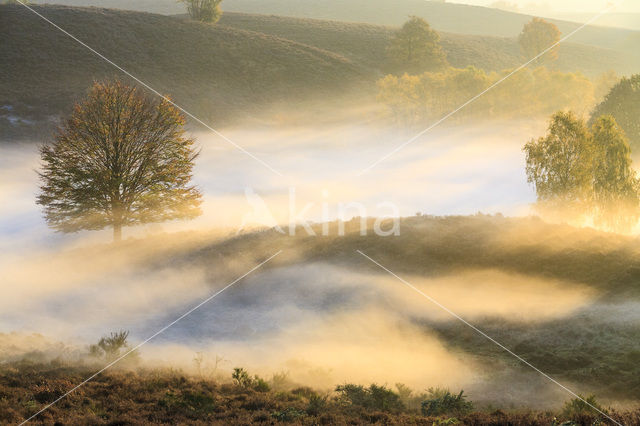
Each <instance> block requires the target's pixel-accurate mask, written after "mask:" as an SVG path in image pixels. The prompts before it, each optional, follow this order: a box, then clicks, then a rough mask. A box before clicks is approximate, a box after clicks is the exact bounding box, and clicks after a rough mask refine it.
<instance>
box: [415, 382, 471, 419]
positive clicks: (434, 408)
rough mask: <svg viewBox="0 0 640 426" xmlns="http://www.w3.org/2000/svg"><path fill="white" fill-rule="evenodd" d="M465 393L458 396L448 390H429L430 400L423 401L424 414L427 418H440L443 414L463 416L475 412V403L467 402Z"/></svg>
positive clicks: (461, 392)
mask: <svg viewBox="0 0 640 426" xmlns="http://www.w3.org/2000/svg"><path fill="white" fill-rule="evenodd" d="M463 393H464V391H462V390H461V391H460V393H459V394H458V395H457V396H456V395H454V394H452V393H451V392H449V390H448V389H442V388H435V389H434V388H429V390H428V396H429V399H427V400H425V401H422V414H423V415H425V416H439V415H442V414H456V415H462V414H467V413H470V412H471V411H472V410H473V403H471V402H470V401H466V400H465V398H466V397H465V396H464V395H463Z"/></svg>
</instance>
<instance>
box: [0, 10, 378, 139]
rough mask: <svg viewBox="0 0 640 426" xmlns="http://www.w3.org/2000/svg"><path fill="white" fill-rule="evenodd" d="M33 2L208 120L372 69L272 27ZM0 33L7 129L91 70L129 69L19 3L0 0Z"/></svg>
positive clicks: (25, 123) (331, 91)
mask: <svg viewBox="0 0 640 426" xmlns="http://www.w3.org/2000/svg"><path fill="white" fill-rule="evenodd" d="M36 8H37V10H38V12H39V13H41V14H43V15H44V16H46V17H47V18H48V19H51V20H52V21H53V22H55V23H56V24H58V25H60V26H61V27H62V28H64V29H65V30H67V31H69V32H70V33H71V34H74V35H75V36H76V37H78V38H79V39H80V40H83V41H84V42H86V43H87V44H88V45H89V46H95V48H96V49H97V50H98V51H99V52H100V53H102V54H103V55H104V56H106V57H107V58H109V59H110V60H112V61H114V62H115V63H117V64H118V65H120V66H121V67H123V68H124V69H126V70H128V71H129V72H131V73H132V74H133V75H136V76H139V77H140V78H141V79H142V80H143V81H145V82H147V83H148V84H150V85H151V86H153V87H154V88H156V89H157V90H159V91H160V92H162V93H166V94H169V95H171V96H172V97H173V98H174V99H175V100H176V101H177V102H178V103H179V104H181V105H183V106H184V107H185V108H187V109H188V110H191V111H193V112H194V113H196V114H197V115H199V116H200V117H201V118H202V119H203V120H205V121H211V122H215V123H218V122H220V121H227V120H230V119H231V118H232V117H244V116H251V115H255V114H258V113H259V112H260V111H261V110H262V109H263V108H264V107H265V105H272V104H278V103H285V102H286V103H289V104H295V103H296V102H298V101H302V100H304V99H308V98H310V97H313V96H314V95H317V94H318V93H323V94H324V95H326V96H331V95H339V94H340V93H344V91H345V88H348V87H352V86H353V85H355V84H358V82H360V81H362V80H363V79H365V80H368V79H370V78H372V77H373V76H370V77H367V76H366V71H365V70H363V68H362V67H360V66H358V65H356V64H354V63H353V62H351V61H350V60H349V59H346V58H344V57H342V56H340V55H337V54H335V53H332V52H328V51H325V50H321V49H318V48H316V47H312V46H308V45H303V44H300V43H297V42H294V41H290V40H284V39H281V38H278V37H275V36H272V35H265V34H259V33H255V32H249V31H244V30H240V29H235V28H229V27H224V26H211V25H205V24H200V23H195V22H189V21H185V20H182V19H177V18H173V17H168V16H162V15H155V14H149V13H140V12H127V11H118V10H110V9H98V8H73V7H67V6H36ZM0 38H1V39H2V40H3V43H2V44H0V57H2V58H3V59H2V60H3V66H2V69H1V71H0V106H1V107H2V113H3V114H2V115H3V120H2V125H1V127H0V128H1V129H2V132H3V138H5V137H6V138H9V137H11V136H12V135H16V134H21V133H24V132H25V131H28V129H29V128H30V127H32V123H42V122H46V121H47V120H49V118H52V117H55V116H57V115H59V114H60V113H66V112H68V111H69V108H70V106H71V105H72V102H73V101H74V100H75V99H77V98H78V97H80V96H82V95H83V94H84V93H85V90H86V89H87V87H88V86H90V85H91V83H92V81H94V80H95V79H101V78H104V77H114V76H117V77H119V78H124V75H123V74H122V73H121V72H119V71H117V70H116V69H115V68H114V67H112V66H111V65H109V64H108V63H106V62H105V61H104V60H102V59H100V58H98V57H97V56H96V55H94V54H92V53H91V52H89V51H88V50H87V49H86V48H84V47H82V46H80V45H79V44H78V43H76V42H75V41H73V40H71V39H70V38H69V37H68V36H66V35H64V34H63V33H61V32H60V31H58V30H57V29H55V28H53V27H52V26H51V25H50V24H48V23H46V22H44V21H43V20H42V19H40V18H39V17H37V16H36V15H34V14H33V13H32V12H30V11H28V10H27V9H25V8H23V7H22V6H19V5H2V6H0ZM4 41H7V42H4ZM294 107H295V106H294ZM27 133H28V132H27Z"/></svg>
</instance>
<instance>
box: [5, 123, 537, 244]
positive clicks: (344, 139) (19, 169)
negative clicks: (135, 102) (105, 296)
mask: <svg viewBox="0 0 640 426" xmlns="http://www.w3.org/2000/svg"><path fill="white" fill-rule="evenodd" d="M543 130H544V123H542V124H539V125H538V126H536V127H535V128H532V127H531V126H529V127H524V126H521V125H515V124H514V125H511V126H508V125H506V126H500V127H498V126H487V127H484V128H478V127H474V128H438V129H434V130H432V131H431V132H429V133H427V134H426V135H424V136H423V137H421V138H420V139H418V140H416V141H415V142H413V143H411V144H409V145H407V146H406V147H405V148H404V149H402V150H400V151H399V152H397V153H396V154H395V155H393V156H391V157H389V158H388V159H387V160H386V161H383V162H381V163H379V164H378V165H377V166H375V167H374V168H372V169H370V170H369V171H367V172H366V173H364V174H362V175H360V176H359V174H360V172H361V171H362V170H364V169H366V168H367V167H369V166H370V165H371V164H372V163H374V162H375V161H377V160H379V159H380V158H381V157H383V156H384V155H386V154H388V153H389V152H390V151H392V150H393V149H394V148H396V147H397V146H398V145H400V144H402V143H404V142H406V141H407V140H409V139H410V138H411V137H413V136H414V134H412V133H400V132H397V131H394V130H388V129H380V128H375V127H370V126H367V125H349V126H347V125H345V126H331V127H330V128H301V127H297V128H292V129H288V130H283V129H280V130H269V129H255V130H245V129H227V130H225V131H224V134H225V136H227V137H228V138H229V139H231V140H232V141H234V142H235V143H237V144H238V145H240V146H242V147H243V148H245V149H247V150H248V151H249V152H251V153H252V154H254V155H255V156H256V157H258V158H260V159H261V160H263V161H265V162H266V163H267V164H268V165H269V166H271V167H272V168H274V169H275V170H277V171H278V172H280V173H282V174H283V175H284V176H278V175H277V174H276V173H274V172H272V171H270V170H269V169H268V168H267V167H265V166H263V165H262V164H260V163H259V162H257V161H256V160H254V159H252V158H251V157H249V156H248V155H246V154H244V153H242V152H240V151H239V150H237V149H236V148H235V147H233V146H232V145H231V144H229V143H228V142H226V141H224V140H223V139H221V138H220V137H217V136H215V135H213V134H211V133H196V134H195V135H194V136H195V137H196V139H197V140H198V143H199V145H200V147H201V149H202V151H201V156H200V157H199V158H198V160H197V166H196V170H195V181H196V183H197V184H198V185H199V186H200V188H201V189H202V192H203V193H204V196H205V203H204V206H203V210H204V214H203V215H202V216H201V217H200V218H198V219H197V220H195V221H192V222H188V223H180V224H162V225H150V226H147V227H142V228H141V229H138V230H125V234H124V235H125V237H126V236H127V235H132V233H133V234H135V233H136V232H144V231H145V230H150V231H151V232H155V231H157V230H159V229H163V230H167V231H170V230H176V229H202V228H203V227H206V228H212V227H216V228H231V229H232V230H237V229H238V228H239V227H241V226H243V225H244V227H245V228H251V227H255V226H259V225H271V226H272V225H273V224H275V223H276V222H277V223H288V221H289V216H290V213H289V212H290V210H291V209H290V204H291V203H293V204H294V206H293V211H294V212H295V215H298V214H302V216H303V217H304V218H305V219H307V220H315V221H321V220H322V219H323V218H324V217H328V218H329V219H335V218H336V217H338V216H339V212H340V207H339V205H340V203H343V204H344V205H346V204H348V203H360V204H361V205H363V206H364V207H365V210H364V211H363V213H364V214H365V215H367V216H384V215H397V214H400V215H402V216H407V215H413V214H415V213H416V212H418V211H420V212H423V213H426V214H434V215H444V214H473V213H476V212H478V211H481V212H483V213H496V212H501V213H503V214H507V215H519V214H526V213H527V212H528V211H529V204H530V203H531V202H532V201H534V200H535V194H534V191H533V189H532V188H531V187H530V186H529V185H528V184H527V182H526V176H525V172H524V156H523V153H522V151H521V148H522V145H523V144H524V143H525V142H526V141H527V140H528V139H529V138H531V137H534V136H538V135H539V134H541V133H542V132H543ZM37 167H38V153H37V146H36V144H27V145H21V146H15V145H11V144H6V143H5V144H0V235H1V236H2V241H3V242H2V243H0V249H3V248H5V247H7V246H10V247H11V249H12V251H15V250H16V249H17V248H19V247H27V248H28V247H29V245H30V244H31V243H37V244H53V243H54V241H57V240H59V239H60V238H59V237H60V236H59V235H55V234H53V233H52V232H51V231H49V230H48V229H47V228H46V226H45V224H44V222H43V221H42V219H41V213H40V210H39V208H38V207H37V206H36V205H35V203H34V198H35V194H36V192H37V176H36V173H35V170H36V169H37ZM292 192H295V195H293V196H292V195H290V194H291V193H292ZM308 203H313V205H312V206H310V207H309V208H307V209H306V210H305V211H304V213H303V210H304V208H305V206H306V205H307V204H308ZM381 203H382V204H381ZM323 205H324V206H326V207H325V208H324V210H323ZM396 207H397V210H396V209H395V208H396ZM325 212H326V213H325ZM360 213H361V212H360V211H359V210H357V209H356V208H355V207H351V208H346V209H345V215H346V216H347V217H350V216H354V215H355V216H357V215H359V214H360ZM95 235H98V236H99V237H98V238H99V240H105V239H108V233H105V234H104V235H100V233H95V232H94V233H91V236H95Z"/></svg>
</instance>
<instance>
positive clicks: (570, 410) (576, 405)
mask: <svg viewBox="0 0 640 426" xmlns="http://www.w3.org/2000/svg"><path fill="white" fill-rule="evenodd" d="M578 396H579V397H580V398H573V399H572V400H571V401H567V402H565V403H564V407H562V416H563V417H565V418H568V419H571V420H575V419H577V418H579V417H583V416H585V415H594V414H595V415H599V414H600V413H599V412H598V411H597V410H596V409H595V408H597V409H598V410H600V411H602V412H604V411H605V409H604V408H602V406H600V404H598V402H597V401H596V396H595V395H589V396H587V397H583V396H582V395H578ZM593 407H595V408H593Z"/></svg>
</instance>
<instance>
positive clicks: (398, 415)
mask: <svg viewBox="0 0 640 426" xmlns="http://www.w3.org/2000/svg"><path fill="white" fill-rule="evenodd" d="M94 371H95V366H89V365H79V366H78V365H76V366H74V365H69V364H65V363H63V362H60V361H53V362H51V363H46V364H42V363H33V362H29V361H21V362H16V363H10V364H3V365H2V366H1V367H0V422H1V423H3V424H14V423H18V422H20V421H22V420H23V419H25V418H28V417H29V416H31V415H33V414H35V413H36V412H37V411H38V410H39V409H41V408H42V407H43V406H44V405H46V404H48V403H51V402H52V401H54V400H55V399H56V398H58V397H59V396H61V395H63V394H64V393H65V392H66V391H68V390H69V389H71V388H72V387H73V386H74V385H76V384H77V383H79V382H81V381H82V380H84V379H85V378H86V377H88V376H89V375H91V374H92V373H93V372H94ZM238 371H240V372H241V373H244V374H247V373H246V371H244V370H242V369H236V372H235V373H234V377H235V379H234V380H233V381H231V380H228V379H219V380H211V379H205V378H199V377H195V376H189V375H187V374H185V373H183V372H181V371H176V370H164V369H163V370H160V369H152V370H149V369H137V370H121V369H119V368H117V367H116V368H113V369H111V370H108V371H107V372H105V373H104V374H101V375H99V376H97V377H96V378H95V379H93V380H92V381H90V382H88V383H87V384H85V385H84V386H82V387H80V388H79V389H77V390H76V391H75V392H73V393H71V394H70V395H69V396H68V397H66V398H64V399H62V400H61V401H60V402H59V403H57V404H55V405H53V406H52V407H51V408H49V409H48V410H46V411H45V412H43V413H42V414H40V415H39V416H38V417H37V418H35V419H34V422H36V423H45V424H53V423H55V424H60V425H63V424H109V425H129V424H256V423H257V424H274V423H289V424H309V425H311V424H371V423H381V424H411V425H453V424H468V425H506V424H509V425H514V426H515V425H523V426H524V425H549V424H556V425H557V424H560V423H562V422H566V423H563V424H565V425H591V424H596V423H597V424H602V425H605V424H612V423H611V422H610V421H608V420H606V419H605V418H604V417H603V416H602V415H600V414H597V413H596V412H595V411H594V410H592V409H590V408H589V407H588V406H587V405H586V404H585V403H584V402H581V401H580V400H577V399H576V400H572V401H568V402H567V403H566V404H565V405H564V407H563V408H562V409H561V410H558V411H557V412H552V411H548V412H537V411H531V410H526V409H520V410H501V409H496V408H477V407H474V406H473V404H472V403H471V402H470V401H467V400H466V399H465V398H464V395H463V393H462V392H459V393H451V392H449V391H448V390H445V389H429V390H427V391H426V392H423V393H417V394H416V393H414V392H413V391H411V390H410V389H409V388H407V387H406V386H403V385H396V386H395V387H393V388H391V387H387V386H382V385H375V384H372V385H370V386H367V387H364V386H360V385H355V384H343V385H339V386H337V387H336V388H335V389H334V390H327V391H319V390H316V389H312V388H309V387H304V386H298V385H295V384H294V383H283V382H282V380H278V377H277V376H274V378H273V379H271V380H263V379H260V378H258V379H259V381H257V380H255V379H251V380H248V381H247V380H244V381H242V380H238V374H237V372H238ZM589 402H590V403H596V402H595V400H593V399H592V398H591V399H590V400H589ZM607 413H608V415H610V416H611V417H613V418H614V419H616V420H617V421H619V422H621V423H623V424H629V425H630V424H638V423H639V422H640V410H635V411H626V412H617V411H615V410H608V411H607Z"/></svg>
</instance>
